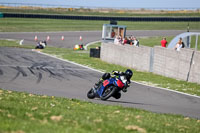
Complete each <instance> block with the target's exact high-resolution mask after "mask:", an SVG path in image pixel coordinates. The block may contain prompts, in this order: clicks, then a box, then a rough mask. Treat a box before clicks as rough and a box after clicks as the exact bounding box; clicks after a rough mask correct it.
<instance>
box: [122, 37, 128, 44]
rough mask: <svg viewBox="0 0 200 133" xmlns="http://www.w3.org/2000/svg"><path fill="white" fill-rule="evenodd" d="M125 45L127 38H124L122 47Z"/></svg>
mask: <svg viewBox="0 0 200 133" xmlns="http://www.w3.org/2000/svg"><path fill="white" fill-rule="evenodd" d="M125 44H128V38H127V37H125V38H124V39H123V45H125Z"/></svg>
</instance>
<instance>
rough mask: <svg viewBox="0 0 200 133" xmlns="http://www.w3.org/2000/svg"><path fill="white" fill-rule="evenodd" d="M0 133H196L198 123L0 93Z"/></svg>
mask: <svg viewBox="0 0 200 133" xmlns="http://www.w3.org/2000/svg"><path fill="white" fill-rule="evenodd" d="M0 102H1V104H0V132H2V133H4V132H5V133H41V132H45V133H110V132H112V133H130V132H138V133H166V132H169V133H179V132H180V133H181V132H188V133H199V132H200V120H196V119H193V118H188V117H183V116H181V115H170V114H157V113H152V112H148V111H144V110H139V109H134V108H125V107H121V106H111V105H102V104H95V103H90V102H84V101H79V100H75V99H66V98H57V97H53V96H52V97H50V96H45V95H44V96H42V95H34V94H27V93H23V92H13V91H7V90H2V89H0Z"/></svg>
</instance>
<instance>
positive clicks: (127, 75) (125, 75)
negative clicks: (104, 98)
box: [94, 69, 133, 99]
mask: <svg viewBox="0 0 200 133" xmlns="http://www.w3.org/2000/svg"><path fill="white" fill-rule="evenodd" d="M132 75H133V72H132V71H131V70H130V69H127V70H126V71H125V72H121V71H112V74H110V73H104V74H103V76H102V77H101V79H100V80H99V82H98V83H96V84H95V85H96V86H99V85H100V84H102V83H103V81H104V80H106V79H109V78H110V77H115V78H116V79H117V80H121V81H122V82H123V83H124V87H123V88H122V91H123V92H127V88H128V87H129V86H130V83H131V81H130V79H131V77H132ZM94 88H97V87H94ZM113 97H115V98H116V99H119V98H120V97H121V93H120V92H119V93H116V94H115V95H114V96H113Z"/></svg>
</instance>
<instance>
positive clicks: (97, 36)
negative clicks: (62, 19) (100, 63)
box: [0, 30, 185, 48]
mask: <svg viewBox="0 0 200 133" xmlns="http://www.w3.org/2000/svg"><path fill="white" fill-rule="evenodd" d="M183 32H185V31H183V30H163V31H162V30H134V31H127V36H130V35H133V36H135V37H153V36H175V35H178V34H180V33H183ZM101 34H102V32H101V31H66V32H18V33H16V32H0V39H16V40H23V39H24V42H23V43H24V44H26V45H28V44H33V45H36V44H37V41H35V40H34V39H35V36H37V38H38V41H41V40H46V39H47V36H49V37H50V40H49V41H48V42H47V43H48V45H49V46H56V47H61V48H73V47H74V45H75V44H84V45H85V44H87V43H90V42H93V41H99V40H101V38H102V35H101ZM62 36H64V41H62V40H61V37H62ZM80 36H81V37H82V41H80Z"/></svg>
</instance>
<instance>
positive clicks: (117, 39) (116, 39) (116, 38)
mask: <svg viewBox="0 0 200 133" xmlns="http://www.w3.org/2000/svg"><path fill="white" fill-rule="evenodd" d="M121 42H122V40H121V37H120V36H116V37H115V39H114V44H121Z"/></svg>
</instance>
